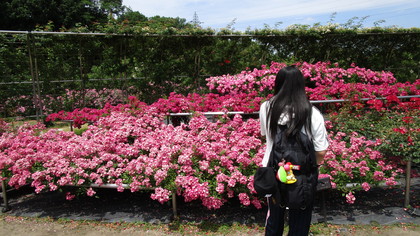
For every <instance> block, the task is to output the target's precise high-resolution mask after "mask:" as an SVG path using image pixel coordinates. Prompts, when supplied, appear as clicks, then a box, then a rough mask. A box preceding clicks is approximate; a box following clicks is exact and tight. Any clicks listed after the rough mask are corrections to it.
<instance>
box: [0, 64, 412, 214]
mask: <svg viewBox="0 0 420 236" xmlns="http://www.w3.org/2000/svg"><path fill="white" fill-rule="evenodd" d="M284 66H285V64H281V63H273V64H272V65H271V66H270V67H269V68H267V67H265V66H263V67H262V68H263V69H262V70H257V69H255V70H253V71H244V72H242V73H241V74H239V75H236V76H229V75H226V76H222V77H217V78H215V77H213V78H209V84H208V85H209V88H210V89H212V90H216V91H218V92H219V93H220V94H216V93H208V94H204V95H199V94H195V93H194V94H188V95H187V96H184V95H181V94H177V93H171V94H170V95H169V97H168V98H166V99H159V100H158V101H157V102H155V103H153V104H152V105H150V106H148V105H146V104H145V103H143V102H140V101H139V100H138V99H137V98H135V97H129V98H128V100H129V102H128V103H127V104H118V105H112V104H110V103H106V104H105V105H104V107H103V108H100V109H93V108H87V107H85V108H83V109H76V110H73V111H72V112H65V111H61V112H58V113H53V114H50V115H49V116H48V117H47V121H54V120H57V119H62V120H69V119H71V120H74V124H75V125H76V126H78V127H80V126H81V125H82V124H84V123H86V122H90V123H92V125H90V126H89V128H88V129H87V130H86V131H85V132H84V133H82V134H81V135H76V134H74V133H72V132H59V131H57V130H49V131H47V130H43V132H40V131H39V129H40V128H42V127H32V128H31V127H28V126H24V127H22V128H20V129H19V130H17V131H16V132H13V131H11V130H9V129H7V126H6V125H1V124H0V125H1V126H0V131H1V130H2V129H3V130H4V131H2V132H3V134H2V136H1V138H0V170H1V172H2V176H3V177H5V176H10V179H9V185H11V186H14V187H19V186H22V185H24V184H26V183H30V184H31V185H32V186H33V187H34V188H35V192H40V191H43V190H46V189H49V190H51V191H55V190H57V189H58V188H59V187H61V186H64V185H68V184H71V185H76V186H87V187H88V188H87V189H85V190H86V194H87V195H88V196H93V195H95V191H94V189H92V188H90V187H89V186H90V184H98V185H102V184H115V185H117V190H118V191H123V190H124V188H125V187H126V186H129V188H130V190H131V191H133V192H134V191H138V190H140V189H141V188H143V187H146V188H154V189H155V191H154V192H153V193H152V194H151V198H153V199H155V200H157V201H159V202H162V203H163V202H166V201H168V200H169V198H170V196H171V194H172V193H176V194H178V195H181V196H183V198H184V200H185V201H193V200H199V201H201V202H202V204H203V205H204V206H206V207H208V208H209V209H217V208H219V207H220V206H222V205H223V204H224V202H226V201H227V199H229V198H233V197H238V198H239V200H240V202H241V203H242V204H243V205H254V206H255V207H258V208H259V207H261V202H260V200H259V199H257V198H256V197H255V195H254V193H255V190H254V189H253V174H254V172H255V169H256V168H257V166H259V165H260V163H261V160H262V156H263V153H264V150H265V146H264V144H263V143H264V142H263V137H261V136H260V127H259V122H258V120H254V119H249V120H247V121H244V120H242V119H241V117H240V116H239V115H237V116H235V117H233V118H229V117H227V116H222V117H221V118H220V119H219V120H218V121H217V122H214V123H212V122H209V121H208V120H207V119H206V118H205V117H204V116H202V115H201V114H200V112H207V111H243V112H254V111H258V109H259V106H260V104H261V103H262V102H263V101H264V100H265V99H268V98H269V96H263V94H267V93H268V92H269V90H271V89H272V85H273V80H274V78H273V76H274V74H275V73H276V72H277V71H278V70H279V69H280V68H282V67H284ZM298 66H300V67H301V70H302V71H303V72H304V75H305V76H306V77H307V78H308V81H309V82H312V83H313V84H315V85H317V86H316V87H315V88H312V87H308V88H307V91H308V95H309V97H310V98H311V99H315V100H318V99H321V100H323V99H329V98H348V99H350V102H348V103H347V105H345V106H344V107H343V108H342V109H340V110H339V113H338V114H335V113H332V114H331V118H330V119H331V122H327V125H328V129H329V130H330V135H329V139H330V148H329V150H328V153H327V156H326V157H325V164H324V166H323V167H322V168H321V173H322V174H323V175H326V176H330V178H331V179H332V181H333V186H334V187H335V188H337V189H339V190H340V191H344V192H345V193H346V199H347V201H348V202H349V203H353V202H354V201H355V197H354V195H353V192H354V191H356V190H358V189H363V190H365V191H368V190H369V189H370V187H371V186H373V185H377V184H379V183H381V182H385V183H386V184H387V185H389V186H391V185H394V184H396V181H395V178H396V177H397V175H399V174H400V173H401V172H402V170H401V168H400V167H399V165H397V164H398V163H399V161H401V160H402V158H403V157H401V156H404V155H407V154H408V152H410V153H413V154H414V155H416V157H418V156H419V155H418V154H419V150H418V145H415V144H416V143H417V142H418V136H419V135H418V134H419V127H418V124H419V123H420V122H418V111H419V110H420V109H419V108H420V106H419V104H420V103H419V102H420V99H416V98H413V99H411V100H409V101H400V100H399V99H398V98H397V97H396V96H397V95H410V94H417V95H418V94H419V90H418V86H419V85H420V80H417V81H416V82H415V83H413V84H409V83H405V84H401V83H395V80H394V79H393V77H392V74H390V73H387V72H381V73H379V72H373V71H370V70H366V69H362V68H357V67H356V66H352V67H351V68H349V69H347V70H344V69H341V68H338V65H334V66H331V64H329V63H316V64H308V63H302V64H298ZM352 81H360V83H349V82H352ZM361 82H363V83H361ZM392 83H394V84H392ZM377 96H380V97H386V99H385V100H380V99H374V98H376V97H377ZM362 97H368V98H372V100H369V101H368V102H364V101H360V100H359V98H362ZM170 112H175V113H177V112H196V113H195V114H194V116H193V117H192V118H191V119H190V120H189V122H188V123H187V124H180V125H179V126H176V127H174V126H173V125H166V124H164V123H163V122H162V121H163V120H164V116H165V115H167V114H168V113H170ZM384 121H385V122H384ZM392 125H397V126H395V127H394V126H392ZM408 125H409V127H408ZM2 127H5V128H2ZM379 134H380V135H379ZM383 134H385V135H383ZM385 154H386V155H385ZM410 155H411V154H410ZM417 160H418V158H417ZM347 183H355V184H354V185H352V186H350V187H348V186H347ZM74 197H75V195H74V194H73V193H67V194H66V199H69V200H71V199H73V198H74Z"/></svg>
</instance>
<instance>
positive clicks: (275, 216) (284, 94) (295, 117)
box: [260, 66, 328, 235]
mask: <svg viewBox="0 0 420 236" xmlns="http://www.w3.org/2000/svg"><path fill="white" fill-rule="evenodd" d="M260 122H261V134H262V135H265V136H266V140H267V145H266V146H267V148H266V151H265V155H264V158H263V161H262V165H263V166H267V164H268V161H269V157H270V154H271V151H272V147H273V142H274V141H273V140H275V137H276V134H277V132H278V127H279V126H283V127H286V128H285V129H284V131H283V135H284V137H285V138H286V139H287V138H292V137H298V136H299V135H298V134H300V132H302V133H304V134H305V135H307V136H308V138H309V139H310V140H311V141H312V143H313V147H314V149H315V154H314V155H315V157H316V162H317V164H319V163H321V162H322V160H323V158H324V156H325V153H326V149H327V148H328V140H327V132H326V129H325V124H324V118H323V116H322V114H321V112H320V111H319V110H318V109H316V108H315V107H313V106H312V105H311V104H310V102H309V100H308V98H307V96H306V93H305V79H304V77H303V75H302V73H301V72H300V70H299V69H298V68H296V67H295V66H288V67H285V68H282V69H281V70H280V71H279V72H278V73H277V75H276V79H275V86H274V96H273V97H272V98H271V99H269V100H268V101H266V102H264V103H263V104H262V105H261V107H260ZM298 141H299V140H298ZM316 171H318V170H317V169H316ZM316 176H317V175H316ZM267 200H268V212H267V221H266V231H265V234H266V235H282V234H283V230H284V215H285V212H286V208H285V207H284V206H281V205H279V204H275V203H274V201H273V200H272V198H268V199H267ZM312 210H313V201H312V204H311V205H310V206H309V207H306V208H304V209H289V235H308V234H309V227H310V224H311V219H312Z"/></svg>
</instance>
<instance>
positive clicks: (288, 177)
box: [277, 161, 300, 184]
mask: <svg viewBox="0 0 420 236" xmlns="http://www.w3.org/2000/svg"><path fill="white" fill-rule="evenodd" d="M299 169H300V166H297V165H293V164H292V163H290V162H287V163H284V161H282V162H280V163H279V170H278V171H277V178H278V179H279V180H280V181H281V182H282V183H284V184H293V183H295V182H296V181H297V179H296V177H295V175H294V174H293V170H299Z"/></svg>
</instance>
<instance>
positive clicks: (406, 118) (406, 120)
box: [402, 116, 414, 124]
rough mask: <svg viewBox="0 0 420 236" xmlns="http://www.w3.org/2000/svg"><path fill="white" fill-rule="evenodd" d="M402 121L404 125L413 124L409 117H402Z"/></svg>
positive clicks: (411, 118)
mask: <svg viewBox="0 0 420 236" xmlns="http://www.w3.org/2000/svg"><path fill="white" fill-rule="evenodd" d="M402 120H403V121H404V122H405V123H407V124H410V123H413V120H414V119H413V117H411V116H405V117H403V118H402Z"/></svg>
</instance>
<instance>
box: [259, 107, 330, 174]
mask: <svg viewBox="0 0 420 236" xmlns="http://www.w3.org/2000/svg"><path fill="white" fill-rule="evenodd" d="M268 109H269V101H266V102H264V103H263V104H261V107H260V123H261V135H265V136H266V140H267V145H266V150H265V153H264V158H263V160H262V165H263V166H267V162H268V159H269V157H270V153H271V149H272V147H273V139H272V138H271V137H270V135H269V132H268V131H267V122H268V121H267V113H268ZM287 121H288V117H285V116H280V119H279V124H281V125H285V124H286V123H287ZM311 123H312V124H311V125H312V127H311V132H312V136H313V137H312V141H313V143H314V147H315V151H324V150H327V148H328V145H329V144H328V135H327V130H326V129H325V124H324V117H323V116H322V114H321V112H320V111H319V110H318V109H316V108H315V107H312V117H311ZM302 132H303V133H306V132H305V128H304V127H303V128H302Z"/></svg>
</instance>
